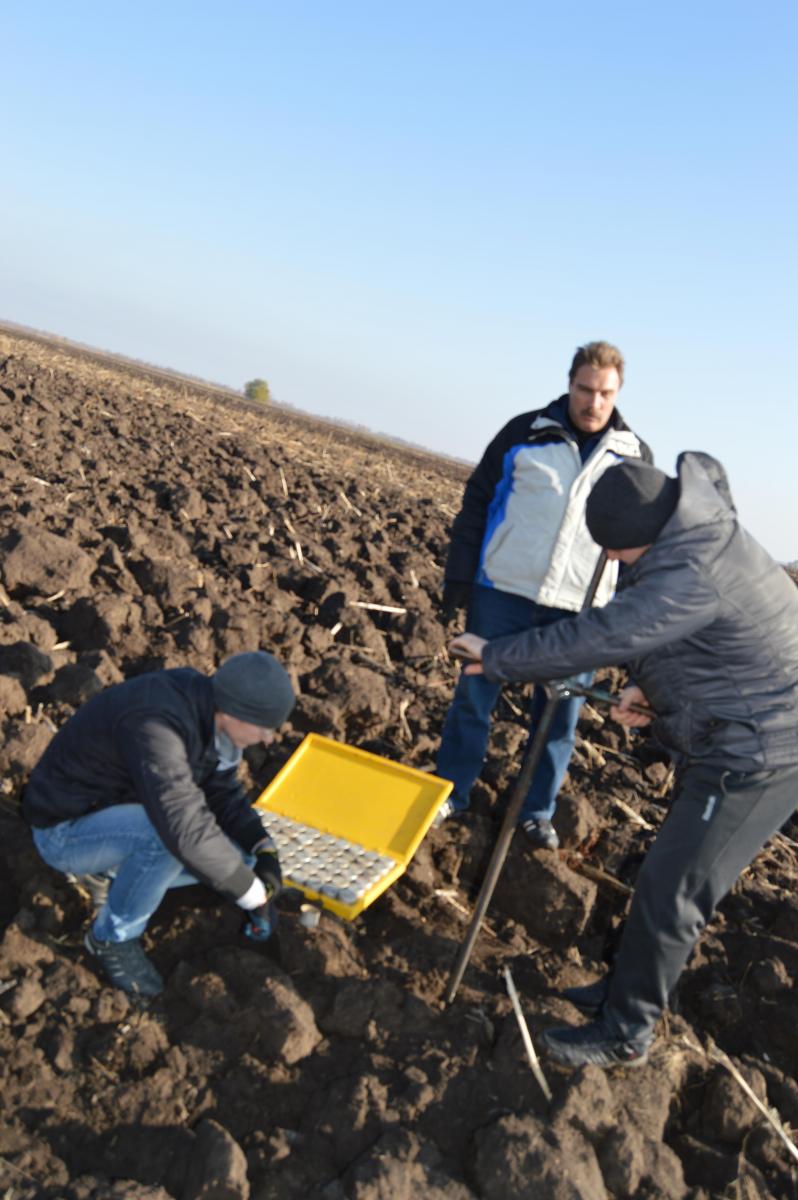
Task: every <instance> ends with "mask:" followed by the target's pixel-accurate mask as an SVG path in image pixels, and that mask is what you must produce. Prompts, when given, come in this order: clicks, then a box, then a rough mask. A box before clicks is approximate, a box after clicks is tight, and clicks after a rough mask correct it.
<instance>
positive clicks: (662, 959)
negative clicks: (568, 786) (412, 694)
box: [454, 453, 798, 1066]
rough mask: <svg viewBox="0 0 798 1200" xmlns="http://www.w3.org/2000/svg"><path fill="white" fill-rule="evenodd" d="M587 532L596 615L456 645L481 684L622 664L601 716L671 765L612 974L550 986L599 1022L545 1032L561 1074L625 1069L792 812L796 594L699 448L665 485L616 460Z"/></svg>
mask: <svg viewBox="0 0 798 1200" xmlns="http://www.w3.org/2000/svg"><path fill="white" fill-rule="evenodd" d="M587 524H588V528H589V530H590V532H591V534H592V535H593V537H594V538H595V539H596V542H597V543H598V544H599V545H600V546H603V547H604V548H605V549H606V550H607V555H608V557H609V558H610V559H616V560H618V561H620V562H623V563H626V564H627V567H628V571H627V572H625V574H624V580H623V587H622V588H621V590H620V592H619V594H618V595H617V596H616V597H615V599H614V600H613V601H612V602H611V603H610V604H608V605H607V606H606V608H602V609H593V610H592V611H590V612H586V613H582V614H581V615H579V616H577V617H574V618H572V619H571V620H569V621H560V622H559V623H558V624H557V625H555V626H552V627H551V628H548V629H530V630H528V631H527V632H526V633H523V634H520V635H518V636H514V637H505V638H499V639H498V640H497V641H492V642H485V641H484V640H483V639H482V638H477V637H473V636H472V635H470V634H465V635H463V636H462V637H461V638H458V639H457V640H456V642H455V643H454V645H456V646H458V648H460V649H462V650H463V651H465V652H467V653H469V654H471V655H473V656H474V657H476V658H478V659H480V660H481V665H474V666H469V667H467V668H466V670H467V671H473V672H480V671H484V673H485V676H486V677H487V678H488V679H491V680H493V681H494V682H496V683H498V682H500V681H503V680H504V681H506V680H518V679H533V680H543V679H556V678H564V677H566V676H569V675H571V674H572V673H573V672H574V671H584V670H586V669H592V668H595V667H598V666H602V665H610V664H613V663H626V664H627V665H628V668H629V672H630V676H631V678H632V680H633V683H632V685H631V686H630V687H628V688H626V690H625V691H624V692H623V693H622V695H621V702H620V704H619V705H618V706H617V707H616V708H613V709H612V715H613V716H614V717H615V718H616V719H617V720H619V721H622V722H623V723H624V724H626V725H639V724H649V723H650V724H651V727H652V731H653V732H654V734H655V736H656V737H657V738H658V739H659V740H660V742H662V743H663V744H664V745H665V746H667V747H669V748H670V749H671V750H672V752H673V753H674V755H675V757H676V758H677V763H678V765H679V770H678V772H677V781H676V785H675V791H674V798H673V801H672V804H671V808H670V812H669V813H668V816H667V817H666V819H665V822H664V823H663V825H662V828H661V829H660V831H659V833H658V835H657V838H656V841H655V842H654V845H653V846H652V847H651V849H650V851H649V853H648V856H647V857H646V859H645V862H644V863H643V866H642V867H641V870H640V874H639V875H638V878H637V886H636V888H635V893H634V897H633V899H632V906H631V909H630V912H629V917H628V920H627V922H626V926H625V928H624V932H623V936H622V938H621V942H620V945H619V948H618V954H617V956H616V959H615V963H614V966H613V969H612V973H611V975H610V977H609V979H608V980H602V981H601V982H600V983H598V984H591V985H589V986H588V987H586V988H571V989H569V990H568V991H567V992H566V993H565V995H566V996H567V998H568V999H569V1000H571V1002H572V1003H573V1004H575V1005H576V1006H577V1007H578V1008H580V1009H581V1010H582V1011H583V1012H585V1013H588V1014H589V1015H591V1016H594V1017H595V1018H596V1019H595V1020H593V1021H591V1022H590V1024H588V1025H584V1026H581V1027H579V1028H573V1027H570V1026H566V1027H563V1028H560V1029H549V1030H547V1031H546V1033H545V1034H544V1035H543V1041H544V1042H545V1044H546V1045H547V1047H548V1049H549V1051H550V1052H551V1053H552V1054H553V1055H554V1056H555V1057H556V1058H558V1059H560V1060H561V1061H562V1062H566V1063H570V1064H571V1065H573V1066H581V1065H584V1064H586V1063H597V1064H598V1065H599V1066H612V1065H614V1064H626V1065H629V1066H634V1065H636V1064H639V1063H642V1062H645V1059H646V1056H647V1054H648V1049H649V1046H650V1044H651V1041H652V1039H653V1035H654V1026H655V1024H656V1021H657V1019H658V1017H659V1016H660V1014H661V1013H662V1011H663V1010H664V1008H665V1006H666V1004H667V1002H668V997H669V996H670V994H671V992H672V990H673V988H674V987H675V985H676V981H677V980H678V978H679V975H680V973H681V970H682V968H683V966H684V965H685V963H686V962H687V959H688V957H689V955H690V953H691V951H692V949H693V946H694V945H695V943H696V940H697V938H698V936H699V934H700V932H701V930H702V929H703V928H704V926H705V925H706V923H707V921H708V920H709V919H710V917H711V916H712V913H713V912H714V910H715V907H716V906H717V905H718V904H719V903H720V901H721V900H722V899H723V897H724V896H725V895H726V893H727V892H728V891H729V889H730V888H731V887H732V885H733V884H734V882H735V880H736V879H737V877H738V876H739V875H740V872H741V871H743V870H744V868H745V867H746V866H747V865H748V863H750V862H751V861H752V859H753V858H754V857H755V856H756V855H757V854H758V853H759V851H760V850H761V849H762V847H763V846H764V844H765V842H766V841H767V840H768V838H769V837H771V836H772V835H773V834H774V833H775V832H776V831H777V830H778V829H779V828H780V827H781V826H782V825H783V824H784V822H785V821H787V820H788V819H789V817H790V816H791V814H792V813H793V811H794V810H795V806H796V803H797V802H798V590H796V588H795V585H794V583H793V582H792V580H791V579H790V578H789V577H788V575H787V573H786V571H784V569H783V568H782V567H780V566H779V565H778V564H777V563H775V562H774V561H773V560H772V559H771V558H770V557H769V556H768V555H767V554H766V553H765V551H764V550H763V549H762V547H761V546H759V545H758V544H757V543H756V542H755V541H754V539H753V538H752V537H751V536H750V534H748V533H746V531H745V530H744V529H742V528H741V526H740V525H739V524H738V522H737V519H736V515H735V511H734V507H733V505H732V503H731V497H730V495H729V491H728V485H727V483H726V477H725V475H724V473H723V468H722V467H721V466H720V463H718V462H716V460H715V459H713V458H710V457H709V455H705V454H698V453H686V454H682V455H680V457H679V462H678V479H671V478H670V477H669V476H667V475H664V474H663V473H662V471H658V470H657V469H656V468H655V467H652V466H649V465H647V464H644V463H633V462H628V463H623V464H622V465H620V466H617V467H614V468H613V469H612V470H610V471H607V473H606V474H605V475H603V476H602V477H601V479H600V480H599V481H598V483H597V484H596V486H595V487H594V489H593V491H592V492H591V494H590V497H589V499H588V502H587ZM633 703H634V704H642V705H644V706H645V705H647V706H648V707H649V708H650V710H651V717H648V716H647V715H646V714H645V713H644V714H642V715H641V714H638V713H637V712H635V711H633V710H632V708H631V707H630V706H631V704H633Z"/></svg>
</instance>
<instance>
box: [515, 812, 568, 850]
mask: <svg viewBox="0 0 798 1200" xmlns="http://www.w3.org/2000/svg"><path fill="white" fill-rule="evenodd" d="M521 829H522V830H523V833H524V837H525V838H526V840H527V842H528V843H529V845H530V846H533V847H534V848H535V849H536V850H540V849H541V848H542V849H543V850H556V849H557V847H558V846H559V844H560V839H559V838H558V837H557V830H556V829H555V828H554V826H553V825H552V823H551V821H547V820H546V818H545V817H527V819H526V820H525V821H522V822H521Z"/></svg>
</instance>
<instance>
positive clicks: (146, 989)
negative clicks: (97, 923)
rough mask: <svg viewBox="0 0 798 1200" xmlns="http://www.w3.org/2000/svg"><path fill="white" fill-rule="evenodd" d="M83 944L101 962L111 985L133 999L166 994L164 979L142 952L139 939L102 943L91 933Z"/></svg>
mask: <svg viewBox="0 0 798 1200" xmlns="http://www.w3.org/2000/svg"><path fill="white" fill-rule="evenodd" d="M83 944H84V946H85V947H86V949H87V950H88V952H89V954H91V955H93V956H94V958H96V959H97V960H98V962H100V964H101V965H102V968H103V970H104V971H105V973H106V975H107V976H108V978H109V979H110V980H111V983H112V984H113V985H114V986H115V987H118V988H121V989H122V991H123V992H127V993H128V995H129V996H158V995H159V994H160V993H161V992H162V991H163V979H161V976H160V975H159V974H158V972H157V971H156V969H155V967H154V966H153V965H152V963H151V962H150V960H149V959H148V958H147V955H146V954H145V953H144V951H143V950H142V948H141V942H140V941H139V939H138V938H131V939H130V940H129V941H127V942H101V941H100V939H99V938H96V937H95V936H94V934H93V933H92V931H91V930H89V932H88V933H87V934H86V936H85V938H84V939H83Z"/></svg>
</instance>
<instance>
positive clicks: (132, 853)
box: [33, 804, 254, 942]
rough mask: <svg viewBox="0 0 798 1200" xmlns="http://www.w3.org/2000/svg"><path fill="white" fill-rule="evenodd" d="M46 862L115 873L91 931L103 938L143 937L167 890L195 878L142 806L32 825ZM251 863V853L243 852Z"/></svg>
mask: <svg viewBox="0 0 798 1200" xmlns="http://www.w3.org/2000/svg"><path fill="white" fill-rule="evenodd" d="M33 840H34V843H35V845H36V849H37V850H38V851H39V853H40V854H41V856H42V858H43V859H44V861H45V862H46V863H47V864H48V865H49V866H51V867H54V868H55V870H56V871H63V872H64V873H69V874H74V875H111V876H112V877H113V882H112V884H111V889H110V891H109V893H108V903H107V904H106V905H105V906H104V908H103V909H102V910H101V911H100V912H99V914H98V915H97V919H96V920H95V922H94V926H93V932H94V935H95V937H97V938H99V939H100V940H101V941H104V942H126V941H128V940H129V939H130V938H137V937H140V936H141V934H142V933H143V932H144V930H145V929H146V927H147V922H148V921H149V919H150V917H151V916H152V914H153V913H154V912H155V910H156V909H157V907H158V905H159V904H160V903H161V900H163V897H164V895H165V893H166V891H167V890H168V889H169V888H174V887H188V886H189V885H190V884H192V883H197V882H198V881H197V879H195V877H194V876H193V875H191V874H190V873H189V871H188V870H187V869H186V867H184V866H183V864H182V863H181V862H180V860H179V859H177V858H175V857H174V855H172V854H170V853H169V851H168V850H167V849H166V846H164V844H163V842H162V841H161V838H160V836H159V834H158V832H157V831H156V829H155V826H154V825H153V824H152V822H151V821H150V818H149V817H148V816H147V813H146V812H145V810H144V808H143V806H142V805H141V804H116V805H112V806H111V807H110V808H101V809H98V810H97V811H96V812H93V813H89V814H88V815H87V816H85V817H78V818H77V819H76V820H74V821H62V822H61V824H60V825H53V826H51V827H50V828H49V829H34V830H33ZM242 858H243V859H244V861H245V862H247V863H248V864H251V863H252V862H254V858H253V857H252V856H251V855H248V854H245V853H244V852H243V851H242Z"/></svg>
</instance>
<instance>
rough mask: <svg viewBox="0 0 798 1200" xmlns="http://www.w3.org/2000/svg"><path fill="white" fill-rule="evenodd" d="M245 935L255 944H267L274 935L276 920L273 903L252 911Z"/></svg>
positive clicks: (262, 905) (249, 913)
mask: <svg viewBox="0 0 798 1200" xmlns="http://www.w3.org/2000/svg"><path fill="white" fill-rule="evenodd" d="M244 933H245V935H246V936H247V937H248V938H251V939H252V941H253V942H266V941H268V940H269V938H270V937H271V936H272V934H273V933H274V920H273V913H272V906H271V903H270V902H268V901H267V903H266V904H261V905H260V906H259V907H258V908H253V909H250V911H249V912H248V913H247V922H246V924H245V925H244Z"/></svg>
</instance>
